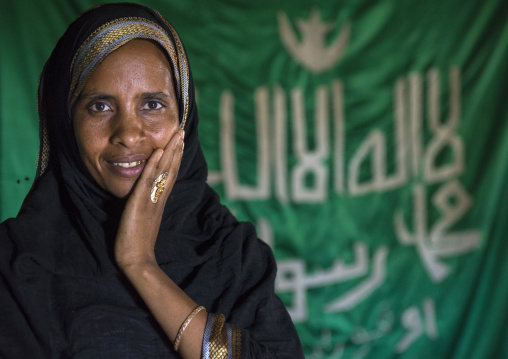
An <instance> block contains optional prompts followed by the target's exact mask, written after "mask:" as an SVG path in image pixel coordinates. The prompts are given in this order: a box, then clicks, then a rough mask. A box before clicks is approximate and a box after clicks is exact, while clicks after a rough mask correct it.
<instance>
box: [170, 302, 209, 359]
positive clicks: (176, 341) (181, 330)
mask: <svg viewBox="0 0 508 359" xmlns="http://www.w3.org/2000/svg"><path fill="white" fill-rule="evenodd" d="M203 309H205V307H203V306H201V305H200V306H198V307H196V309H194V310H193V311H192V313H191V314H189V316H188V317H187V319H185V321H184V322H183V323H182V326H181V327H180V330H179V331H178V334H177V335H176V339H175V352H177V351H178V347H179V346H180V339H182V334H183V332H184V331H185V329H187V326H188V325H189V323H190V322H191V320H192V319H193V318H194V316H195V315H196V314H198V313H199V312H201V311H202V310H203Z"/></svg>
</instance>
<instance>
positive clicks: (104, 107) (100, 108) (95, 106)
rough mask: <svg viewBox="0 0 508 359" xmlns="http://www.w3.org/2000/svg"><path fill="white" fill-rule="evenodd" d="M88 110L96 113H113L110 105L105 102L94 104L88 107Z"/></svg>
mask: <svg viewBox="0 0 508 359" xmlns="http://www.w3.org/2000/svg"><path fill="white" fill-rule="evenodd" d="M88 108H89V109H90V110H91V111H94V112H105V111H111V107H109V106H108V105H106V104H105V103H104V102H96V103H93V104H91V105H90V106H88Z"/></svg>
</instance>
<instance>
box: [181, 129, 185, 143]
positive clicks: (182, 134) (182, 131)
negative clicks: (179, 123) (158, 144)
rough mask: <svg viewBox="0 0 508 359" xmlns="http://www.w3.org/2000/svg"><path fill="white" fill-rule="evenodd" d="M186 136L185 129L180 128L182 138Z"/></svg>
mask: <svg viewBox="0 0 508 359" xmlns="http://www.w3.org/2000/svg"><path fill="white" fill-rule="evenodd" d="M184 137H185V131H184V130H180V138H181V139H182V141H183V139H184Z"/></svg>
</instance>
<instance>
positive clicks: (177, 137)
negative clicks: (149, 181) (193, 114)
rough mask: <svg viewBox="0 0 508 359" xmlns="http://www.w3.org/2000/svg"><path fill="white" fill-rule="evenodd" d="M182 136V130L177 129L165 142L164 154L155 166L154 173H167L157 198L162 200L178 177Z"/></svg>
mask: <svg viewBox="0 0 508 359" xmlns="http://www.w3.org/2000/svg"><path fill="white" fill-rule="evenodd" d="M183 137H184V133H183V130H181V131H178V132H177V133H175V134H174V135H173V137H172V138H171V139H170V141H169V143H168V144H167V146H166V148H165V151H164V155H163V156H162V158H161V160H160V161H159V164H158V166H157V170H156V175H158V174H160V173H165V172H167V173H168V176H167V179H166V187H165V190H164V192H163V194H162V195H161V198H159V200H163V201H164V202H165V201H166V199H167V198H168V197H169V194H170V193H171V190H172V189H173V185H174V184H175V182H176V178H177V177H178V170H179V168H180V162H181V157H182V153H183V146H184V142H183Z"/></svg>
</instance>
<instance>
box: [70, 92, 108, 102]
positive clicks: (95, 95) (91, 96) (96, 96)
mask: <svg viewBox="0 0 508 359" xmlns="http://www.w3.org/2000/svg"><path fill="white" fill-rule="evenodd" d="M113 98H115V96H113V95H110V94H107V93H104V92H98V91H91V92H87V93H81V95H80V96H79V98H78V101H80V100H111V99H113Z"/></svg>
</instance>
